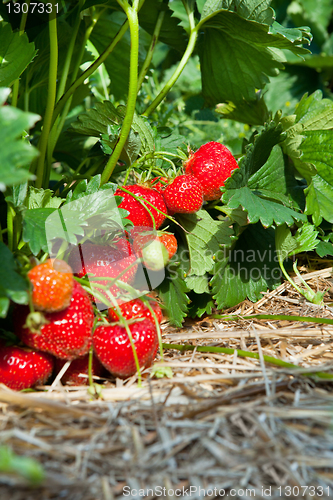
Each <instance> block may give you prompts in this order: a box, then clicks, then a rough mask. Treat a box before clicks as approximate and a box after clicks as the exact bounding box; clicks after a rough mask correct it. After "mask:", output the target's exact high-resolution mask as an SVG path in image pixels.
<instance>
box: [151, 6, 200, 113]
mask: <svg viewBox="0 0 333 500" xmlns="http://www.w3.org/2000/svg"><path fill="white" fill-rule="evenodd" d="M188 17H189V21H190V27H191V33H190V38H189V41H188V44H187V47H186V50H185V52H184V54H183V57H182V58H181V60H180V62H179V64H178V66H177V68H176V71H175V72H174V73H173V75H172V76H171V78H170V79H169V80H168V81H167V83H166V84H165V85H164V87H163V89H162V90H161V92H160V93H159V94H158V96H157V97H155V99H154V100H153V102H152V103H151V104H150V105H149V106H148V108H147V109H146V111H145V112H144V113H143V116H149V115H151V113H152V112H153V111H154V110H155V109H156V108H157V106H158V105H159V104H160V103H161V102H162V101H163V99H164V98H165V96H166V95H167V93H168V92H169V91H170V89H171V88H172V87H173V85H174V84H175V83H176V81H177V80H178V78H179V76H180V75H181V73H182V71H183V69H184V68H185V66H186V64H187V62H188V60H189V58H190V57H191V55H192V52H193V50H194V47H195V44H196V41H197V37H198V31H197V29H196V26H195V21H194V12H193V11H192V12H189V13H188Z"/></svg>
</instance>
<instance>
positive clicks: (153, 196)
mask: <svg viewBox="0 0 333 500" xmlns="http://www.w3.org/2000/svg"><path fill="white" fill-rule="evenodd" d="M124 188H125V189H127V191H130V192H131V193H133V194H135V195H136V196H142V197H143V198H144V199H145V200H147V201H148V202H150V203H151V204H152V205H153V206H151V205H148V203H147V204H146V207H147V209H148V210H149V211H150V212H151V214H152V216H153V218H154V220H155V225H156V229H158V228H159V227H160V226H161V224H162V223H163V221H164V220H165V215H163V213H164V214H166V213H167V207H166V205H165V202H164V199H163V196H162V195H161V193H159V192H158V191H156V189H150V188H148V187H145V186H141V185H140V184H134V185H133V186H124ZM115 195H116V196H122V197H123V201H122V202H121V203H120V205H119V208H124V209H125V210H128V211H129V215H128V216H127V219H129V220H131V221H132V222H133V224H134V226H146V227H154V224H153V220H152V217H151V215H150V213H149V212H148V210H147V209H146V208H145V207H144V206H143V205H142V203H140V202H139V201H138V200H136V199H134V198H133V196H131V195H130V194H128V193H125V192H124V191H122V190H121V189H117V190H116V192H115ZM153 207H155V208H157V209H158V210H160V211H161V212H163V213H160V212H157V210H155V208H153Z"/></svg>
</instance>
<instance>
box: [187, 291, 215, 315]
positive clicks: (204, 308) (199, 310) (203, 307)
mask: <svg viewBox="0 0 333 500" xmlns="http://www.w3.org/2000/svg"><path fill="white" fill-rule="evenodd" d="M189 297H190V299H191V304H190V307H189V310H188V315H189V316H190V317H191V318H196V317H198V318H201V316H203V315H204V314H211V313H212V310H213V308H214V307H215V303H214V300H213V299H212V297H211V295H210V294H208V293H201V294H200V295H197V294H195V293H192V292H190V293H189Z"/></svg>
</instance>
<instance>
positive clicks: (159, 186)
mask: <svg viewBox="0 0 333 500" xmlns="http://www.w3.org/2000/svg"><path fill="white" fill-rule="evenodd" d="M168 183H169V179H168V178H167V177H155V179H152V180H151V184H150V187H151V188H153V189H156V191H158V192H159V193H161V194H162V195H163V191H164V189H165V188H166V187H167V185H168Z"/></svg>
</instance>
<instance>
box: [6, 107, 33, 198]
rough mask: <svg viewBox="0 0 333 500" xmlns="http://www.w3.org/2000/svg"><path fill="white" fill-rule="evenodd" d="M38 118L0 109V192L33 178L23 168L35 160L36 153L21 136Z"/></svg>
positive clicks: (19, 111) (10, 109)
mask: <svg viewBox="0 0 333 500" xmlns="http://www.w3.org/2000/svg"><path fill="white" fill-rule="evenodd" d="M39 119H40V117H39V116H38V115H35V114H32V113H26V112H24V111H21V110H20V109H16V108H13V107H12V106H2V107H1V108H0V133H1V162H0V191H4V190H5V189H6V186H14V185H17V184H21V183H23V182H25V181H27V180H32V179H34V176H33V175H31V174H30V173H29V171H28V170H27V169H26V168H24V167H27V166H28V165H29V163H30V162H31V161H32V160H33V159H34V158H36V156H37V155H38V151H37V149H36V148H35V147H33V146H31V145H30V143H29V142H28V141H26V140H24V139H22V136H24V135H26V134H25V132H24V131H25V130H28V129H30V128H31V127H32V126H33V125H34V124H35V123H36V121H37V120H39Z"/></svg>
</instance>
